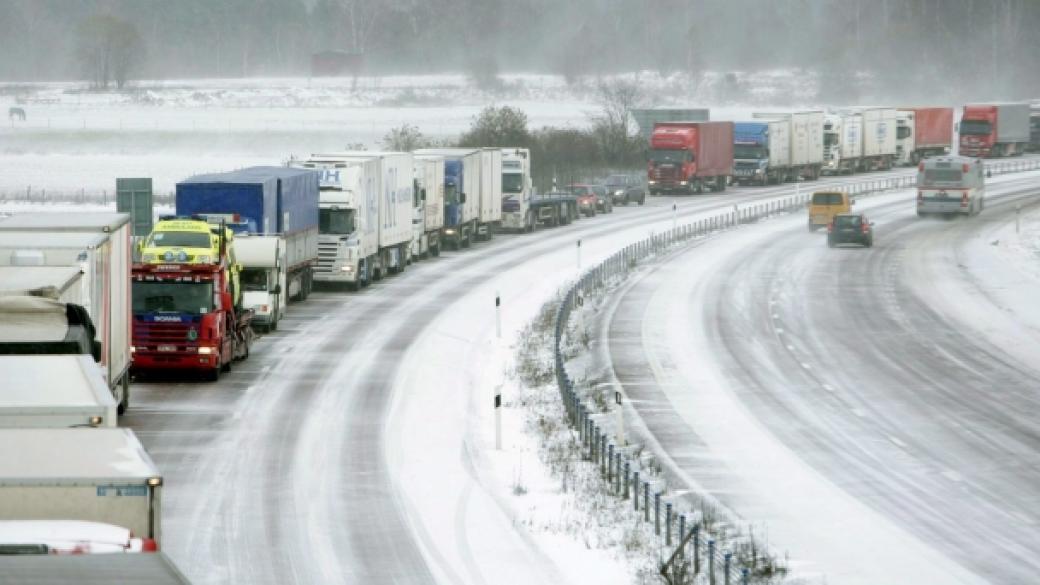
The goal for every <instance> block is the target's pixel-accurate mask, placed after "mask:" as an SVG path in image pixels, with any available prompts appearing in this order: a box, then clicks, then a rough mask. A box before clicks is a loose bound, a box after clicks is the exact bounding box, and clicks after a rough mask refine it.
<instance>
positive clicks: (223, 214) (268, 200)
mask: <svg viewBox="0 0 1040 585" xmlns="http://www.w3.org/2000/svg"><path fill="white" fill-rule="evenodd" d="M176 214H177V216H179V217H201V218H203V219H205V220H207V221H208V222H209V223H211V224H214V223H219V222H221V221H223V222H224V225H225V226H226V227H227V228H228V229H230V230H231V231H232V232H233V233H234V234H235V235H236V236H237V235H239V234H249V235H258V236H275V235H276V236H277V237H279V238H281V239H282V240H283V245H282V246H281V248H282V250H283V251H284V254H285V262H286V266H285V268H284V269H285V280H286V282H285V286H283V288H284V289H285V293H284V294H285V296H286V298H289V299H293V300H306V299H307V296H308V295H309V294H310V292H311V289H312V287H313V282H314V265H315V264H316V263H317V260H318V173H317V172H314V171H310V170H303V169H291V168H285V167H249V168H244V169H240V170H237V171H231V172H227V173H216V174H209V175H197V176H194V177H191V178H189V179H186V180H184V181H181V182H179V183H177V194H176ZM159 233H161V232H159ZM211 239H212V238H211ZM231 241H232V240H230V239H229V242H231ZM213 243H214V244H219V242H216V241H214V242H213ZM167 244H168V243H167ZM235 248H236V246H235V245H234V244H231V245H230V246H229V251H231V252H233V253H236V254H237V250H236V249H235ZM188 252H189V254H190V253H191V250H188ZM232 258H233V259H234V260H237V257H236V256H233V257H232ZM146 261H147V260H146ZM238 264H239V263H238V262H237V261H232V262H231V269H232V270H233V271H235V270H236V266H237V265H238ZM237 288H238V287H237V285H236V289H237ZM235 296H236V302H238V299H237V297H238V296H239V293H238V291H237V290H236V295H235Z"/></svg>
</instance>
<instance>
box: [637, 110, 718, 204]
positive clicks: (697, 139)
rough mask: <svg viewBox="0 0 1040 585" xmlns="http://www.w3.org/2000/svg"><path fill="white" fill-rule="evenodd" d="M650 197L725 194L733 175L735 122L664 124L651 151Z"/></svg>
mask: <svg viewBox="0 0 1040 585" xmlns="http://www.w3.org/2000/svg"><path fill="white" fill-rule="evenodd" d="M647 155H648V159H649V161H648V163H647V183H648V184H649V187H650V194H651V195H654V194H657V193H665V192H676V191H680V192H686V193H701V192H703V191H704V189H710V190H712V191H725V190H726V183H727V182H728V181H729V177H730V176H731V175H732V174H733V122H664V123H658V124H656V125H655V126H654V131H653V133H652V134H651V135H650V149H649V151H647Z"/></svg>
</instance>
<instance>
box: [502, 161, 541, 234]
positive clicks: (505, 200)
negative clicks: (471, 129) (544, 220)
mask: <svg viewBox="0 0 1040 585" xmlns="http://www.w3.org/2000/svg"><path fill="white" fill-rule="evenodd" d="M533 192H534V181H533V180H532V179H531V151H530V150H528V149H526V148H503V149H502V228H503V229H507V230H512V231H518V232H532V231H534V228H535V225H536V222H537V219H536V218H535V213H534V210H533V209H531V195H532V193H533Z"/></svg>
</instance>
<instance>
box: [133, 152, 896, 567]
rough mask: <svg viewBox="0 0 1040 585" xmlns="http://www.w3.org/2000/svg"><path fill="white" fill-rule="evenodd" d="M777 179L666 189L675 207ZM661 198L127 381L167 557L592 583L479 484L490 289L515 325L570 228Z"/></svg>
mask: <svg viewBox="0 0 1040 585" xmlns="http://www.w3.org/2000/svg"><path fill="white" fill-rule="evenodd" d="M900 172H901V173H906V172H907V171H900ZM878 176H883V175H880V174H874V175H867V176H862V175H861V176H857V177H851V178H848V179H847V180H843V181H838V182H855V181H862V180H866V179H869V178H875V177H878ZM834 182H835V181H820V182H818V183H816V184H814V186H815V185H821V186H822V185H827V184H833V183H834ZM790 189H791V187H790V186H787V187H776V188H769V189H748V190H739V189H736V190H733V191H730V192H727V193H723V194H715V195H705V196H700V197H692V198H679V199H678V201H679V202H680V203H679V205H680V208H679V211H678V215H679V218H680V220H684V219H693V218H696V217H697V216H698V214H701V213H705V212H706V211H707V210H708V209H718V208H720V207H723V208H727V209H728V208H729V207H730V206H731V205H732V204H733V203H734V202H745V201H749V200H755V199H761V198H765V197H769V196H775V195H777V194H778V193H780V192H785V191H790ZM672 201H673V200H672V199H666V198H654V199H650V200H648V204H647V205H646V206H645V207H629V208H617V209H616V210H615V212H614V213H613V214H611V215H605V216H598V217H597V218H596V219H594V220H581V221H579V222H578V223H577V224H575V225H572V226H570V227H569V228H560V229H556V230H548V231H545V232H540V233H538V234H534V235H530V234H529V235H518V236H498V237H496V239H495V240H494V241H493V242H491V243H487V244H482V245H479V246H477V249H475V250H470V251H463V252H460V253H454V254H444V255H443V256H442V257H441V258H438V259H434V260H432V261H429V262H423V263H420V264H417V265H415V266H413V267H410V268H409V269H408V270H407V271H406V272H405V273H404V274H402V275H399V276H397V277H393V278H391V279H389V280H385V281H383V282H381V283H377V284H376V285H374V286H372V287H369V288H368V289H366V290H365V291H363V292H362V293H360V294H348V293H341V292H333V291H329V292H322V293H317V294H315V295H313V296H312V297H311V298H310V300H308V302H306V303H302V304H299V305H294V306H293V307H292V308H291V310H290V312H289V316H288V318H287V319H286V320H285V321H284V324H283V325H282V326H280V330H279V331H278V332H277V333H275V334H272V335H270V336H267V337H265V338H264V339H262V340H260V341H259V342H258V343H257V344H256V345H255V346H254V349H253V355H252V357H251V358H250V359H249V360H248V361H246V362H243V363H241V364H237V365H236V367H235V370H234V371H233V372H232V373H231V374H230V375H227V376H224V377H222V378H221V380H220V382H219V383H215V384H207V383H175V382H161V383H160V382H149V383H139V384H136V385H135V388H134V396H135V399H134V403H133V404H132V405H131V409H130V411H129V413H128V415H127V416H126V418H125V421H126V424H129V425H130V426H132V427H133V428H134V430H135V432H137V433H138V435H139V436H140V437H141V440H142V441H143V442H144V443H145V446H146V448H147V449H148V450H149V452H150V453H151V454H152V456H153V458H154V459H155V460H156V462H157V463H158V464H159V466H160V468H161V469H162V470H163V472H164V475H165V477H166V490H167V491H166V492H165V496H166V497H165V498H164V499H165V502H164V521H163V522H164V540H165V547H166V552H167V553H169V554H170V556H171V557H172V558H173V559H174V561H175V562H177V564H178V565H180V566H181V567H183V568H184V570H185V571H186V572H187V573H188V575H189V576H190V577H191V578H192V579H193V580H194V581H197V582H199V583H224V582H232V583H334V582H351V583H430V582H434V581H439V582H452V583H508V582H515V583H535V582H567V581H570V582H582V581H583V580H587V578H588V574H587V573H581V574H578V575H572V574H570V573H569V572H568V571H574V570H575V569H574V567H573V566H572V565H573V564H574V563H572V562H568V563H559V562H556V559H554V558H552V557H551V555H552V554H553V551H549V552H548V553H547V552H545V551H543V550H541V549H540V547H538V546H536V544H535V543H532V542H530V541H529V540H528V539H526V538H525V537H524V535H523V534H520V533H519V532H518V531H517V530H516V529H515V528H514V527H513V524H512V522H511V520H510V517H509V515H508V505H505V504H503V503H502V501H503V499H502V498H501V494H503V493H508V487H506V488H501V487H500V486H496V485H491V484H492V483H493V482H490V481H489V480H488V479H487V473H486V472H487V470H488V469H489V468H490V467H492V466H493V465H494V461H493V460H492V459H493V458H492V457H491V455H489V451H490V452H492V453H493V450H492V449H490V448H489V447H488V446H487V444H486V438H487V437H488V436H493V435H492V433H491V431H490V430H489V428H488V426H487V423H488V416H489V415H491V414H492V412H491V409H490V408H486V409H483V407H485V406H486V405H490V398H489V396H490V394H491V386H492V385H493V384H494V383H495V381H497V380H500V379H501V377H502V368H501V364H500V363H499V362H497V361H496V360H495V359H490V358H489V356H493V355H496V352H494V351H492V350H491V348H492V347H493V346H494V344H493V341H494V335H495V333H494V322H493V314H494V313H493V299H494V292H495V290H499V291H501V293H502V299H503V305H504V307H505V310H504V317H503V328H504V331H506V332H507V334H508V337H507V338H511V337H512V336H513V335H514V334H515V332H517V331H519V330H520V329H521V328H522V327H523V325H524V324H525V323H526V322H528V321H529V320H530V318H532V317H533V316H534V315H535V313H536V312H537V309H538V307H539V306H540V305H541V304H542V303H543V302H544V301H545V300H546V299H548V298H549V297H550V296H551V295H552V294H553V293H554V292H555V291H556V290H557V289H558V287H559V286H560V285H561V284H562V283H563V282H565V281H566V280H567V279H569V278H571V277H573V276H574V274H575V272H576V270H575V264H576V254H575V250H574V242H575V240H576V239H578V238H581V239H582V254H583V261H584V262H585V263H586V265H588V264H589V263H592V262H594V261H597V260H598V259H600V258H603V257H606V256H607V255H609V254H611V253H613V252H614V251H615V250H616V249H617V248H619V247H621V246H623V245H626V244H628V243H630V242H632V241H636V240H638V239H641V238H644V237H646V235H647V232H648V231H649V230H658V231H660V230H663V229H666V228H669V227H671V224H672V221H673V212H672ZM478 407H479V408H478ZM503 567H505V568H503Z"/></svg>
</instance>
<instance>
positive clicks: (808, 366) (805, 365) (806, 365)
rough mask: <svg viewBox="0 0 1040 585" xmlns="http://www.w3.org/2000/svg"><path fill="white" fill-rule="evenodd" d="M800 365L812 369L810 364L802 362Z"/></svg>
mask: <svg viewBox="0 0 1040 585" xmlns="http://www.w3.org/2000/svg"><path fill="white" fill-rule="evenodd" d="M802 367H803V368H805V369H806V370H811V369H812V366H810V365H809V364H807V363H805V362H802Z"/></svg>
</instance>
